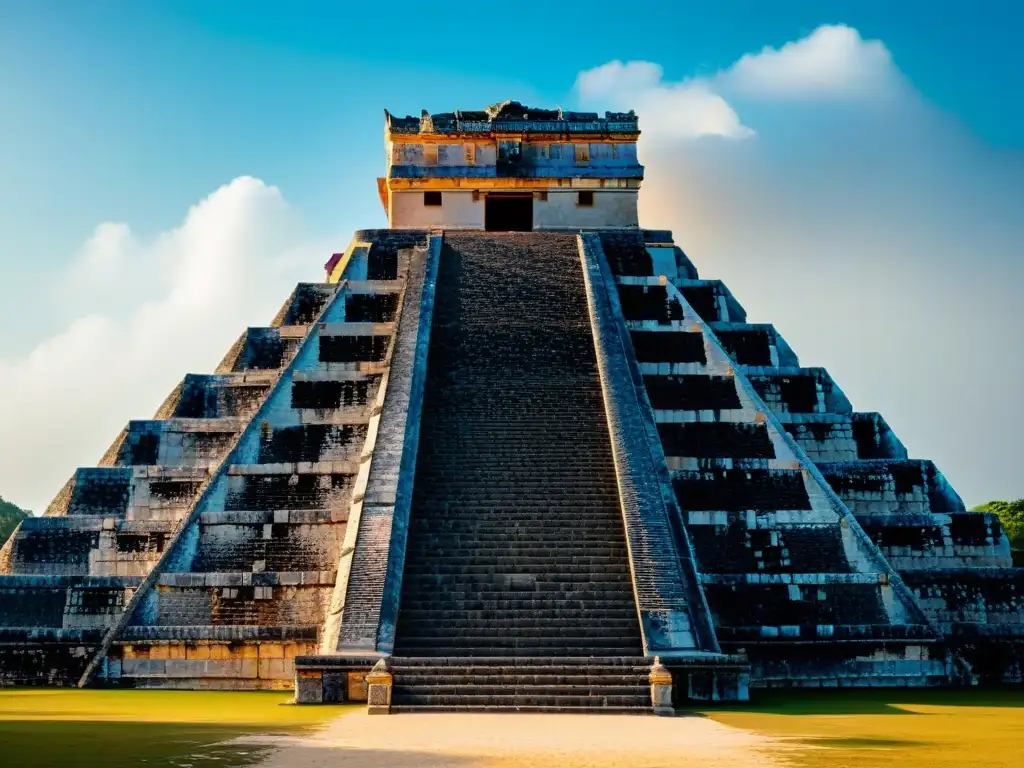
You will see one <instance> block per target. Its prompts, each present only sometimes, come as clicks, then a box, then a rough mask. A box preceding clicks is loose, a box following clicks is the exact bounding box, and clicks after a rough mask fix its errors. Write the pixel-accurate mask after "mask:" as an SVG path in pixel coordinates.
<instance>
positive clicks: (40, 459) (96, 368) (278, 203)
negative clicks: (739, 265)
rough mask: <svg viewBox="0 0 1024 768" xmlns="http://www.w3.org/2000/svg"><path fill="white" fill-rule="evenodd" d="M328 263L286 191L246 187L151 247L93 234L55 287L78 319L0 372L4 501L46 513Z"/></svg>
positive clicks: (226, 191)
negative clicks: (75, 475)
mask: <svg viewBox="0 0 1024 768" xmlns="http://www.w3.org/2000/svg"><path fill="white" fill-rule="evenodd" d="M325 253H326V250H325V249H322V248H318V247H316V246H315V245H313V244H311V243H309V242H308V241H307V240H306V239H305V238H304V236H303V234H302V232H301V227H300V225H299V222H298V221H297V219H296V217H295V216H294V214H293V212H292V211H291V210H290V209H289V207H288V205H287V204H286V202H285V201H284V199H283V198H282V196H281V193H280V192H279V190H278V189H277V188H275V187H272V186H268V185H266V184H264V183H263V182H262V181H260V180H258V179H254V178H251V177H241V178H238V179H235V180H234V181H232V182H231V183H230V184H226V185H225V186H223V187H221V188H220V189H218V190H216V191H215V192H213V194H211V195H210V196H209V197H207V198H206V199H205V200H203V201H202V202H200V203H198V204H197V205H195V206H193V207H192V208H191V210H189V212H188V214H187V216H186V217H185V219H184V221H183V223H182V224H181V226H179V227H177V228H176V229H173V230H171V231H168V232H165V233H163V234H161V235H159V236H157V237H155V238H153V239H151V240H148V241H146V242H142V241H140V239H139V238H137V237H135V236H134V235H133V234H132V232H131V230H130V228H129V227H128V226H127V225H125V224H117V223H104V224H101V225H99V226H98V227H97V228H96V230H95V232H94V233H93V235H92V237H91V238H90V239H89V240H88V241H87V242H86V243H85V245H84V246H83V247H82V249H81V250H80V252H79V253H78V254H77V255H76V256H75V258H74V261H73V264H72V267H71V268H70V270H69V272H68V278H67V280H66V281H65V283H64V284H62V285H59V286H58V287H57V290H58V291H59V292H60V293H61V295H62V296H68V297H71V298H73V300H74V301H76V302H78V305H79V306H80V308H81V312H80V315H79V316H78V318H77V319H76V320H74V321H73V322H71V323H70V324H69V325H68V326H67V327H66V328H65V329H64V330H62V331H61V332H60V333H58V334H56V335H54V336H53V337H52V338H49V339H46V340H44V341H43V342H41V343H39V344H38V345H37V346H36V347H35V348H34V349H33V350H32V351H31V352H30V353H29V354H28V355H27V356H25V357H24V358H21V359H7V360H4V359H0V423H2V424H3V425H4V430H3V434H4V437H5V439H4V440H3V442H2V443H0V488H2V489H3V493H4V497H5V498H9V499H12V500H14V501H15V502H17V503H20V504H22V505H28V506H30V507H31V508H33V509H35V510H37V511H41V510H42V509H43V508H44V507H45V506H46V504H47V503H48V502H49V500H50V497H51V496H52V495H53V494H54V493H56V491H57V490H59V488H60V487H61V485H62V484H63V483H64V481H65V480H66V479H67V477H69V476H70V474H71V473H72V472H73V471H74V469H75V467H77V466H89V465H91V464H95V462H96V461H97V460H98V459H99V457H100V455H101V454H102V453H103V451H104V450H105V449H106V448H107V446H108V445H109V444H110V442H111V441H112V440H113V439H114V437H115V436H116V434H117V432H118V431H119V430H120V429H121V427H123V426H124V424H125V423H127V421H128V420H129V419H131V418H148V417H151V416H152V415H153V412H154V411H155V410H156V408H157V407H158V406H159V404H160V403H161V402H162V401H163V399H164V398H165V397H166V396H167V394H168V393H169V392H170V391H171V389H172V388H173V387H174V386H175V385H176V384H177V382H178V381H179V380H180V379H181V378H182V376H184V374H185V373H188V372H190V371H195V372H204V371H205V372H209V371H212V369H213V367H214V366H215V365H216V364H217V362H218V361H219V360H220V358H221V357H222V356H223V354H224V353H225V352H226V351H227V349H228V347H229V346H230V344H231V343H232V342H233V341H234V339H235V338H236V337H237V336H238V334H239V333H241V332H242V331H243V330H244V329H245V328H246V327H247V326H248V325H263V324H266V323H267V322H269V321H270V319H271V318H272V317H273V315H274V313H275V312H276V311H277V309H278V308H279V307H280V305H281V303H282V302H284V300H285V299H286V298H287V297H288V294H289V292H290V291H291V289H292V288H293V287H294V284H295V283H296V282H298V281H299V280H318V279H321V277H322V274H321V272H320V264H321V262H323V261H324V260H325V258H324V256H325Z"/></svg>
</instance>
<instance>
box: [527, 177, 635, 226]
mask: <svg viewBox="0 0 1024 768" xmlns="http://www.w3.org/2000/svg"><path fill="white" fill-rule="evenodd" d="M581 188H582V187H580V188H572V189H560V190H549V191H548V194H547V200H538V199H535V200H534V201H533V228H534V229H536V230H544V229H602V228H616V229H617V228H622V227H636V226H639V220H638V218H637V208H636V205H637V191H636V190H635V189H607V190H606V189H593V190H591V191H592V192H593V193H594V204H593V205H592V206H584V205H579V203H578V197H579V191H580V189H581Z"/></svg>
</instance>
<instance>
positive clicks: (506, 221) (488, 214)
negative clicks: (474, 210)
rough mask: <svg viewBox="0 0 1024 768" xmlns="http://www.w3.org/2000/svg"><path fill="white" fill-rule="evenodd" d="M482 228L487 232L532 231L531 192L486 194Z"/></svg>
mask: <svg viewBox="0 0 1024 768" xmlns="http://www.w3.org/2000/svg"><path fill="white" fill-rule="evenodd" d="M484 229H486V230H487V231H488V232H531V231H533V193H532V192H528V193H526V194H516V193H509V194H492V195H487V197H486V198H484Z"/></svg>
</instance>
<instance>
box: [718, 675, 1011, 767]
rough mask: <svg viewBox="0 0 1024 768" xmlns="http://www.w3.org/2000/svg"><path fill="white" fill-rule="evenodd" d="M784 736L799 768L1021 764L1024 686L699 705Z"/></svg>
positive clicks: (728, 720) (789, 696)
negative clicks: (736, 704) (735, 704)
mask: <svg viewBox="0 0 1024 768" xmlns="http://www.w3.org/2000/svg"><path fill="white" fill-rule="evenodd" d="M698 714H702V715H704V716H706V717H709V718H712V719H714V720H716V721H718V722H720V723H723V724H725V725H732V726H735V727H737V728H745V729H748V730H751V731H755V732H757V733H761V734H764V735H766V736H772V737H775V738H780V739H782V740H783V741H784V742H785V744H786V745H787V747H792V748H793V749H792V750H790V749H788V748H787V749H785V750H784V751H783V752H782V753H781V755H780V756H781V757H783V758H784V760H786V761H788V762H790V764H791V765H793V766H795V767H797V768H846V767H847V766H856V767H857V768H895V767H897V766H898V768H1009V767H1010V766H1024V691H1022V690H1020V689H1018V690H1016V691H1014V690H996V691H984V690H982V691H917V692H915V691H902V692H901V691H841V692H840V691H837V692H817V693H808V694H806V695H804V694H799V695H798V694H793V693H785V694H761V695H758V696H756V698H755V701H754V702H753V703H752V704H750V705H745V706H743V707H739V706H734V707H720V708H712V709H705V710H701V711H699V713H698Z"/></svg>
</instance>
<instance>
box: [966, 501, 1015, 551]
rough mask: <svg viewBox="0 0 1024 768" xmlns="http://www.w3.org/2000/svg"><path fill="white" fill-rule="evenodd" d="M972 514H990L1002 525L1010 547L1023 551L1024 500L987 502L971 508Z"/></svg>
mask: <svg viewBox="0 0 1024 768" xmlns="http://www.w3.org/2000/svg"><path fill="white" fill-rule="evenodd" d="M971 511H972V512H992V513H994V514H995V515H996V516H997V517H998V518H999V522H1001V523H1002V524H1003V530H1004V531H1006V537H1007V538H1008V539H1009V540H1010V546H1011V547H1012V548H1013V549H1016V550H1024V499H1017V500H1016V501H989V502H987V503H985V504H979V505H978V506H976V507H972V508H971Z"/></svg>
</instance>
